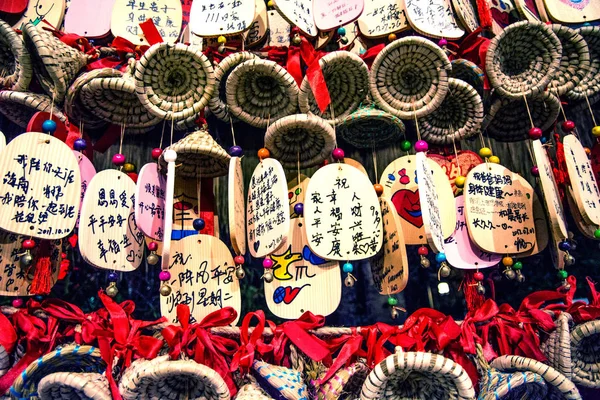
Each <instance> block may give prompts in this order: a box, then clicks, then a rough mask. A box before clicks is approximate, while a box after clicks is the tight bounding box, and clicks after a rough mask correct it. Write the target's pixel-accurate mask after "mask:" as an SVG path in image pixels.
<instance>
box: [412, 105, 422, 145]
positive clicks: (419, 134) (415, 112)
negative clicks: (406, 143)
mask: <svg viewBox="0 0 600 400" xmlns="http://www.w3.org/2000/svg"><path fill="white" fill-rule="evenodd" d="M412 109H413V115H414V117H415V128H416V129H417V139H418V140H421V131H420V130H419V120H418V119H417V110H416V109H415V99H414V98H413V101H412Z"/></svg>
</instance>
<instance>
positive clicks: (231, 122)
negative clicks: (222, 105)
mask: <svg viewBox="0 0 600 400" xmlns="http://www.w3.org/2000/svg"><path fill="white" fill-rule="evenodd" d="M229 125H231V139H232V140H233V145H234V146H237V144H236V143H235V132H234V131H233V119H232V118H231V114H229Z"/></svg>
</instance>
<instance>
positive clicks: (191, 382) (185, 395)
mask: <svg viewBox="0 0 600 400" xmlns="http://www.w3.org/2000/svg"><path fill="white" fill-rule="evenodd" d="M119 392H120V393H121V395H122V396H123V399H124V400H134V399H136V400H137V399H189V400H229V399H230V398H231V396H230V394H229V389H228V388H227V384H226V383H225V381H224V380H223V378H221V376H220V375H219V374H218V373H217V372H216V371H215V370H213V369H211V368H209V367H207V366H206V365H202V364H198V363H197V362H195V361H193V360H177V361H171V360H169V356H161V357H157V358H155V359H153V360H137V361H134V362H133V363H132V364H131V366H130V367H129V368H127V369H126V370H125V372H124V373H123V377H122V378H121V382H120V383H119Z"/></svg>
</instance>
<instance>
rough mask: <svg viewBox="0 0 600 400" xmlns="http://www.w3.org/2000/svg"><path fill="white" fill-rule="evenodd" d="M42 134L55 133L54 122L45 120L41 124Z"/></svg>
mask: <svg viewBox="0 0 600 400" xmlns="http://www.w3.org/2000/svg"><path fill="white" fill-rule="evenodd" d="M42 132H45V133H50V134H53V133H54V132H56V122H54V121H52V120H51V119H47V120H45V121H44V122H43V123H42Z"/></svg>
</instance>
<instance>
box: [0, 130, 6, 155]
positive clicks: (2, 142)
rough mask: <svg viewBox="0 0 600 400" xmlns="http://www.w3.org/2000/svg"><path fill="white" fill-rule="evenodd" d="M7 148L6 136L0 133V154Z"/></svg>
mask: <svg viewBox="0 0 600 400" xmlns="http://www.w3.org/2000/svg"><path fill="white" fill-rule="evenodd" d="M5 147H6V136H4V133H2V131H0V152H1V151H2V150H4V148H5Z"/></svg>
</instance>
